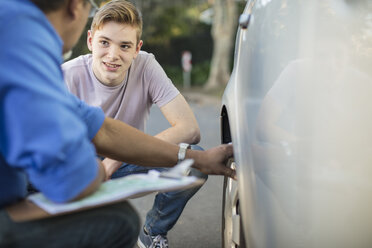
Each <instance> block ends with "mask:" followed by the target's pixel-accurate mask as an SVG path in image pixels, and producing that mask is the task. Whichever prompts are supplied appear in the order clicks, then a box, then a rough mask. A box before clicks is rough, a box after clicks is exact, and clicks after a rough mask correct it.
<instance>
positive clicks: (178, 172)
mask: <svg viewBox="0 0 372 248" xmlns="http://www.w3.org/2000/svg"><path fill="white" fill-rule="evenodd" d="M192 164H193V160H192V159H188V160H184V161H182V162H181V163H179V164H177V165H176V166H175V167H173V168H172V169H170V170H168V171H165V172H162V173H159V172H158V171H154V170H150V171H149V172H148V173H147V174H134V175H129V176H126V177H122V178H116V179H111V180H108V181H106V182H104V183H102V184H101V185H100V187H99V188H98V190H97V191H96V192H94V193H93V194H91V195H89V196H87V197H84V198H83V199H80V200H77V201H73V202H68V203H63V204H58V203H54V202H51V201H49V200H48V199H47V198H46V197H45V196H44V195H43V194H42V193H36V194H32V195H30V196H28V197H27V198H26V199H25V200H23V201H21V202H18V203H16V204H14V205H11V206H9V207H7V208H6V210H7V212H8V214H9V216H10V218H11V219H12V220H13V221H15V222H22V221H31V220H38V219H43V218H49V217H53V216H59V215H65V214H70V213H75V212H79V211H84V210H86V209H91V208H96V207H100V206H105V205H109V204H113V203H117V202H120V201H125V200H127V199H132V198H138V197H141V196H144V195H147V194H150V193H154V192H168V191H174V190H182V189H187V188H191V187H195V186H200V185H202V184H203V183H204V182H205V180H203V179H199V178H196V177H193V176H186V175H187V174H188V171H189V168H190V167H191V165H192Z"/></svg>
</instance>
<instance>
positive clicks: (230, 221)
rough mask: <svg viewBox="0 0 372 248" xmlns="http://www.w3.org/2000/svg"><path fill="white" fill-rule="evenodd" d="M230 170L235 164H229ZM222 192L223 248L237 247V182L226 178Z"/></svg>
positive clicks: (238, 217) (238, 224)
mask: <svg viewBox="0 0 372 248" xmlns="http://www.w3.org/2000/svg"><path fill="white" fill-rule="evenodd" d="M229 166H230V168H232V169H235V168H236V165H235V162H234V161H232V162H231V163H230V165H229ZM226 180H227V181H226V186H225V190H224V194H225V196H224V199H225V201H224V220H225V221H224V227H223V228H224V247H225V248H227V247H228V248H236V247H239V240H240V237H239V235H240V214H239V194H238V183H237V181H235V180H233V179H231V178H227V179H226Z"/></svg>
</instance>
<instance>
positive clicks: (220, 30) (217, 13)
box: [205, 0, 238, 90]
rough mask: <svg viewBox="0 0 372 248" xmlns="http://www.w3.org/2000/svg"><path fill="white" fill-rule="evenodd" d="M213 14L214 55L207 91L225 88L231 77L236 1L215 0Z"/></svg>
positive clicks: (236, 17)
mask: <svg viewBox="0 0 372 248" xmlns="http://www.w3.org/2000/svg"><path fill="white" fill-rule="evenodd" d="M213 12H214V16H213V23H212V37H213V55H212V62H211V68H210V72H209V77H208V80H207V83H206V84H205V89H207V90H213V89H218V88H221V87H223V86H225V85H226V84H227V82H228V80H229V77H230V63H231V57H232V56H231V54H232V48H233V45H234V37H235V34H236V25H237V19H238V16H237V15H238V13H237V12H238V8H237V3H236V0H214V5H213Z"/></svg>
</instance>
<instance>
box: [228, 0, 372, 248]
mask: <svg viewBox="0 0 372 248" xmlns="http://www.w3.org/2000/svg"><path fill="white" fill-rule="evenodd" d="M244 13H245V14H250V23H249V25H248V27H247V28H246V29H243V28H239V29H238V33H237V38H236V47H235V54H234V69H233V72H232V74H231V78H230V81H229V83H228V85H227V87H226V90H225V93H224V96H223V109H225V110H226V113H227V115H228V120H229V125H230V132H231V138H232V142H233V145H234V155H235V160H236V162H237V170H238V184H239V198H240V199H239V201H240V208H241V216H242V222H243V227H244V236H245V240H246V243H247V246H248V247H372V235H371V230H372V221H371V220H372V212H371V210H370V209H372V180H371V176H372V97H371V96H372V68H371V67H372V1H368V0H364V1H363V0H354V1H351V0H311V1H305V0H302V1H301V0H261V1H249V2H248V3H247V6H246V8H245V10H244Z"/></svg>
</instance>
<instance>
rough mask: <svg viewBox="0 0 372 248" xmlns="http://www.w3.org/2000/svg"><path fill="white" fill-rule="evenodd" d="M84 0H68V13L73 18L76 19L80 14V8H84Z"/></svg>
mask: <svg viewBox="0 0 372 248" xmlns="http://www.w3.org/2000/svg"><path fill="white" fill-rule="evenodd" d="M83 2H84V0H67V13H68V14H69V15H70V16H71V17H72V18H73V19H76V18H77V17H78V15H79V14H80V13H81V12H79V8H82V7H83V6H82V5H83V4H84V3H83Z"/></svg>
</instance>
